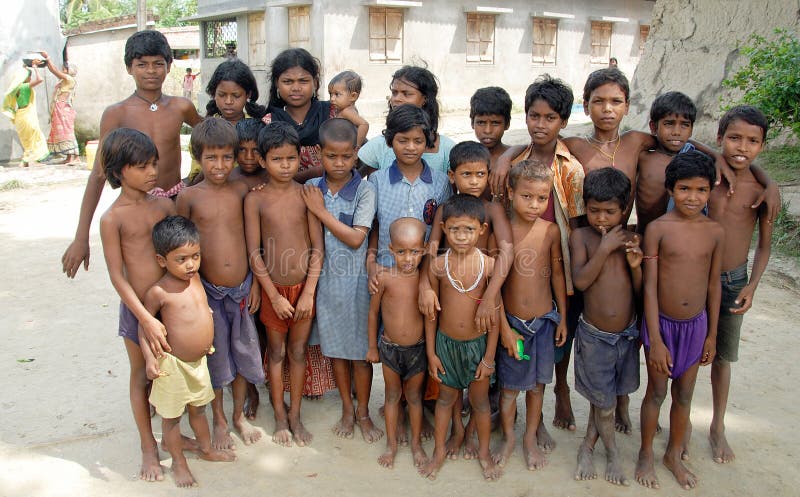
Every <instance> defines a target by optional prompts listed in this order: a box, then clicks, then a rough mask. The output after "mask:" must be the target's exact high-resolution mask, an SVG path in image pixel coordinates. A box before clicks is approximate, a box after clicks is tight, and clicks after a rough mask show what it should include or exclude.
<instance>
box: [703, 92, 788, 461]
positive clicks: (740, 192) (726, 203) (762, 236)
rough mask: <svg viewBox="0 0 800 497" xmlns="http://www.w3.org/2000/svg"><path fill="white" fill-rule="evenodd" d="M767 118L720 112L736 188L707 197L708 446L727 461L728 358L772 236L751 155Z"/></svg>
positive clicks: (721, 140) (720, 139)
mask: <svg viewBox="0 0 800 497" xmlns="http://www.w3.org/2000/svg"><path fill="white" fill-rule="evenodd" d="M768 129H769V124H768V121H767V118H766V117H765V116H764V114H763V113H762V112H761V111H760V110H758V109H757V108H755V107H752V106H737V107H734V108H732V109H731V110H729V111H728V112H726V113H725V115H724V116H722V119H720V122H719V130H718V131H717V144H718V145H719V146H720V147H722V156H723V157H724V158H725V161H726V162H727V163H728V164H729V165H730V166H731V168H732V169H733V172H734V173H735V174H736V185H737V186H736V192H735V193H734V194H733V195H730V196H729V195H728V194H727V188H725V186H724V185H720V186H718V187H716V188H715V189H714V190H713V191H712V192H711V197H710V198H709V200H708V206H709V215H710V217H711V219H713V220H715V221H717V222H718V223H720V224H721V225H722V227H723V228H724V230H725V252H724V254H723V256H722V266H721V271H722V272H721V283H722V298H721V304H720V309H719V325H718V326H717V355H716V356H715V357H714V362H713V363H712V364H711V392H712V394H713V399H714V416H713V418H712V419H711V433H710V436H709V440H710V442H711V451H712V454H713V457H714V461H716V462H718V463H727V462H731V461H733V459H734V457H735V456H734V453H733V449H731V447H730V445H728V439H727V438H726V436H725V409H726V407H727V404H728V391H729V390H730V385H731V362H736V361H737V360H738V359H739V335H740V331H741V327H742V319H743V318H744V313H745V312H747V311H748V309H750V307H751V306H752V305H753V297H754V294H755V292H756V288H758V283H759V281H761V276H762V275H763V274H764V270H765V269H766V267H767V262H768V261H769V256H770V250H771V247H770V243H771V241H772V223H771V222H770V220H769V216H768V213H767V210H766V208H765V206H761V207H760V208H759V209H758V210H756V209H753V208H752V205H754V204H755V202H756V199H757V198H758V197H759V196H760V195H761V193H762V191H763V190H764V187H763V186H761V184H760V183H759V182H758V181H756V178H755V176H754V175H753V171H752V163H753V160H754V159H755V158H756V156H758V154H759V153H761V150H762V149H763V148H764V143H765V142H766V138H767V131H768ZM756 222H758V243H757V245H756V250H755V256H754V257H753V273H752V274H751V275H750V279H749V281H748V278H747V256H748V252H749V250H750V242H751V241H752V239H753V231H754V230H755V227H756Z"/></svg>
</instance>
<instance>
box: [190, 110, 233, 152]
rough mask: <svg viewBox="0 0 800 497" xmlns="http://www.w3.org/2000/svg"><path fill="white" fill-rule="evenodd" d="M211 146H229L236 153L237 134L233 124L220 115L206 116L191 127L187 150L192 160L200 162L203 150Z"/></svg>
mask: <svg viewBox="0 0 800 497" xmlns="http://www.w3.org/2000/svg"><path fill="white" fill-rule="evenodd" d="M211 147H214V148H217V147H219V148H222V147H231V148H232V149H233V152H234V153H236V150H237V149H238V148H239V135H238V134H237V133H236V128H235V127H234V126H233V124H231V123H229V122H228V121H226V120H225V119H222V118H221V117H207V118H205V119H203V121H201V122H200V123H199V124H198V125H197V126H195V127H194V128H192V136H191V138H190V139H189V150H190V151H191V152H192V157H193V158H194V160H196V161H197V162H200V157H201V156H202V155H203V150H204V149H205V148H211Z"/></svg>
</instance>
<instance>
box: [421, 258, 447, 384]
mask: <svg viewBox="0 0 800 497" xmlns="http://www.w3.org/2000/svg"><path fill="white" fill-rule="evenodd" d="M422 276H423V275H420V278H421V277H422ZM428 279H429V280H430V284H431V290H433V292H434V294H435V295H436V297H437V299H438V297H439V277H438V275H437V271H436V260H433V261H431V264H430V266H429V268H428ZM437 324H438V322H437V320H436V319H426V320H425V350H426V352H427V354H428V374H429V375H430V376H431V378H433V379H434V380H436V381H438V382H439V383H441V382H442V379H441V378H440V377H439V373H441V374H447V372H446V371H445V370H444V366H442V361H440V360H439V356H437V355H436V325H437Z"/></svg>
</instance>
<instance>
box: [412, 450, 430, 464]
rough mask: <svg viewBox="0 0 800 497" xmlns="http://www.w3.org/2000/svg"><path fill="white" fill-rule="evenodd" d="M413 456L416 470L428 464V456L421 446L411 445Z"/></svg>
mask: <svg viewBox="0 0 800 497" xmlns="http://www.w3.org/2000/svg"><path fill="white" fill-rule="evenodd" d="M411 455H412V456H413V457H414V467H415V468H421V467H422V466H424V465H425V464H428V454H426V453H425V449H423V448H422V445H421V444H411Z"/></svg>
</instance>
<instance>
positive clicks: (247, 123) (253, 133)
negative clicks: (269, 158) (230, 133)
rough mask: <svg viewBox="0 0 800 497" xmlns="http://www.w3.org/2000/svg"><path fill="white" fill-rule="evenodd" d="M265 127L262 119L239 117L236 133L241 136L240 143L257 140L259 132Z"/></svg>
mask: <svg viewBox="0 0 800 497" xmlns="http://www.w3.org/2000/svg"><path fill="white" fill-rule="evenodd" d="M262 129H264V123H263V122H261V120H260V119H239V122H238V123H236V134H237V135H238V136H239V143H242V142H251V141H252V142H256V143H258V134H259V133H260V132H261V130H262Z"/></svg>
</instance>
